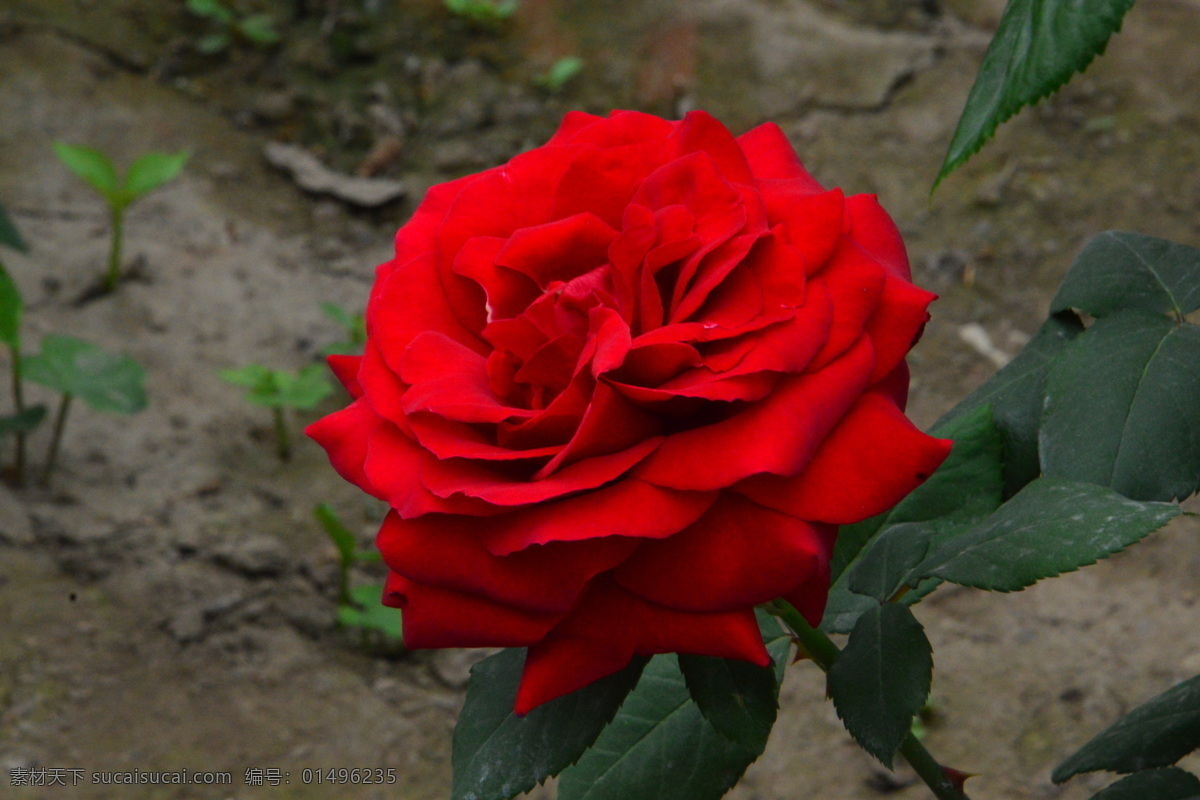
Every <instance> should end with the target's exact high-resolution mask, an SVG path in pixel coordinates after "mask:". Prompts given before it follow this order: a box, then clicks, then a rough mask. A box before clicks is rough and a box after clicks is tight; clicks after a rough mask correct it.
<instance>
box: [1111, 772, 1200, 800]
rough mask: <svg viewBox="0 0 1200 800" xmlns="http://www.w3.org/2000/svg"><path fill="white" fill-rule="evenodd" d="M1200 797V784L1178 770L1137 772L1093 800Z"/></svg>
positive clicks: (1161, 799) (1171, 799)
mask: <svg viewBox="0 0 1200 800" xmlns="http://www.w3.org/2000/svg"><path fill="white" fill-rule="evenodd" d="M1198 794H1200V780H1197V779H1196V776H1195V775H1193V774H1192V773H1190V772H1188V771H1187V770H1182V769H1179V768H1178V767H1167V768H1166V769H1151V770H1146V771H1145V772H1137V773H1135V774H1133V775H1129V776H1128V777H1125V778H1122V779H1121V780H1119V781H1117V782H1116V783H1114V784H1113V785H1112V786H1109V787H1107V788H1105V789H1102V790H1101V791H1099V792H1097V793H1096V794H1094V795H1092V797H1091V800H1189V798H1193V797H1195V796H1196V795H1198Z"/></svg>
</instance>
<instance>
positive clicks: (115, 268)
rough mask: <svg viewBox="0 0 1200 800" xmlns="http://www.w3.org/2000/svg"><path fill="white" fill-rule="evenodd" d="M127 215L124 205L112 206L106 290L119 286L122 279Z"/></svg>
mask: <svg viewBox="0 0 1200 800" xmlns="http://www.w3.org/2000/svg"><path fill="white" fill-rule="evenodd" d="M124 216H125V208H124V207H123V206H119V205H114V206H112V243H111V244H110V245H109V248H108V275H107V276H106V277H105V279H104V291H106V292H111V291H113V290H114V289H116V288H117V281H119V280H120V279H121V225H122V222H123V217H124Z"/></svg>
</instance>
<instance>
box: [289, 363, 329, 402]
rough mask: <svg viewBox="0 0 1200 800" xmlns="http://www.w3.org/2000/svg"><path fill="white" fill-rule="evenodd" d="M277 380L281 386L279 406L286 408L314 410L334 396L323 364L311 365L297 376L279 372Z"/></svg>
mask: <svg viewBox="0 0 1200 800" xmlns="http://www.w3.org/2000/svg"><path fill="white" fill-rule="evenodd" d="M275 380H276V383H277V384H278V386H279V397H278V404H279V405H281V406H283V407H285V408H300V409H307V408H312V407H313V406H315V405H316V404H317V403H319V402H321V401H322V400H324V399H325V398H326V397H328V396H329V395H331V394H333V385H332V384H331V383H330V382H329V378H328V376H327V373H326V368H325V366H324V365H323V364H309V365H308V366H307V367H304V368H303V369H301V370H300V371H299V372H298V373H296V374H295V375H290V374H288V373H286V372H277V373H275Z"/></svg>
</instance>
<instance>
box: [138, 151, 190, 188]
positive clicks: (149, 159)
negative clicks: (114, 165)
mask: <svg viewBox="0 0 1200 800" xmlns="http://www.w3.org/2000/svg"><path fill="white" fill-rule="evenodd" d="M190 157H191V154H190V153H188V152H187V151H186V150H183V151H180V152H178V153H146V155H144V156H142V157H141V158H139V159H138V160H137V161H135V162H133V165H132V166H130V167H129V172H128V173H126V175H125V185H124V187H123V188H122V191H123V192H124V193H125V196H126V197H127V198H128V199H129V200H130V201H133V200H136V199H137V198H139V197H141V196H142V195H144V194H145V193H146V192H149V191H151V190H152V189H157V188H158V187H159V186H162V185H163V184H164V183H166V182H167V181H171V180H174V179H175V178H176V177H177V176H178V175H179V173H180V172H182V171H183V167H184V165H185V164H187V162H188V158H190Z"/></svg>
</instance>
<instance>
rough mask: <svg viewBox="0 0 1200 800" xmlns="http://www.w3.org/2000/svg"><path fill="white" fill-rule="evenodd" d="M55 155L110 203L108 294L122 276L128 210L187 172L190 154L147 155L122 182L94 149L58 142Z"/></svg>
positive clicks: (108, 160) (109, 161)
mask: <svg viewBox="0 0 1200 800" xmlns="http://www.w3.org/2000/svg"><path fill="white" fill-rule="evenodd" d="M54 152H55V153H57V154H58V158H59V160H60V161H62V162H63V163H64V164H66V166H67V168H68V169H70V170H71V171H72V172H74V173H75V175H77V176H78V177H79V178H80V179H81V180H83V181H85V182H86V183H87V184H89V185H90V186H91V187H92V188H93V189H95V190H96V191H97V192H98V193H99V194H100V196H101V197H103V198H104V202H105V203H107V204H108V211H109V215H110V217H111V219H112V243H111V245H110V247H109V251H108V271H107V272H106V273H105V278H104V291H106V292H111V291H112V290H113V289H115V288H116V287H117V281H118V280H119V279H120V276H121V227H122V224H123V223H124V218H125V209H126V208H128V207H129V205H130V204H132V203H133V201H135V200H137V199H138V198H139V197H141V196H142V195H144V194H146V193H147V192H150V191H152V190H154V189H157V188H158V187H159V186H162V185H163V184H164V183H167V182H168V181H170V180H173V179H174V178H175V177H176V176H178V175H179V173H180V171H182V170H183V166H184V164H186V163H187V160H188V158H189V157H190V153H188V152H187V151H186V150H184V151H180V152H178V153H159V152H152V153H146V154H145V155H144V156H142V157H141V158H139V159H137V160H136V161H134V162H133V164H132V165H131V166H130V167H129V171H128V172H127V173H125V177H124V178H123V179H122V178H120V177H118V176H117V170H116V167H114V166H113V162H112V160H111V159H110V158H109V157H108V156H106V155H105V154H104V153H101V152H100V151H99V150H95V149H93V148H91V147H82V146H80V145H73V144H67V143H66V142H55V143H54Z"/></svg>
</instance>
